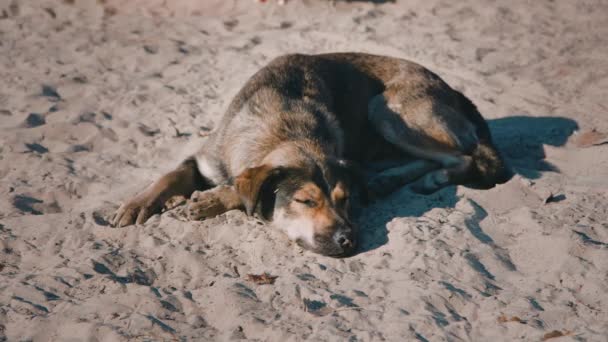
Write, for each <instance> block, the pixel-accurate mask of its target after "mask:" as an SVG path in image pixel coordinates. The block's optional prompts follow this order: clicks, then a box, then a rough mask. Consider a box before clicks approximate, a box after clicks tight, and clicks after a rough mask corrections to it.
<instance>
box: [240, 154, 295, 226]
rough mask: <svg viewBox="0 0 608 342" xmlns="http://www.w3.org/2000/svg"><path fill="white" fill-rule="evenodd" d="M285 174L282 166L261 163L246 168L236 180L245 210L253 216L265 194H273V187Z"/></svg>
mask: <svg viewBox="0 0 608 342" xmlns="http://www.w3.org/2000/svg"><path fill="white" fill-rule="evenodd" d="M283 174H284V169H283V168H282V167H273V166H270V165H261V166H256V167H252V168H249V169H246V170H245V171H243V172H242V173H241V174H240V175H238V177H236V179H235V182H234V187H235V189H236V191H237V192H238V194H239V196H240V197H241V201H242V202H243V206H244V207H245V212H246V213H247V215H248V216H252V215H253V214H254V213H255V212H256V208H257V207H258V204H259V202H260V200H261V198H263V197H265V195H268V194H272V192H274V190H275V189H272V187H273V185H274V184H275V182H276V181H277V180H278V178H279V177H280V176H281V175H283Z"/></svg>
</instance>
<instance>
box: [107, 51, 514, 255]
mask: <svg viewBox="0 0 608 342" xmlns="http://www.w3.org/2000/svg"><path fill="white" fill-rule="evenodd" d="M407 157H410V158H411V157H413V158H416V159H418V160H417V161H415V162H413V163H410V164H407V165H406V166H403V167H395V168H393V169H389V170H386V171H384V172H383V173H381V174H380V176H381V175H382V174H386V175H388V176H390V178H391V179H398V180H400V184H399V185H404V184H405V183H412V184H411V187H412V189H413V190H414V191H417V192H421V193H431V192H434V191H436V190H438V189H441V188H443V187H445V186H447V185H451V184H463V185H467V186H472V187H476V188H490V187H493V186H494V185H496V184H498V183H503V182H505V181H506V180H507V179H508V178H509V177H510V175H511V173H510V171H509V169H508V168H507V167H506V166H505V163H504V162H503V160H502V158H501V156H500V154H499V153H498V151H497V150H496V148H495V147H494V145H493V143H492V138H491V136H490V131H489V129H488V126H487V124H486V122H485V121H484V119H483V118H482V116H481V115H480V114H479V112H478V111H477V109H476V107H475V105H473V103H471V101H469V99H467V98H466V97H465V96H464V95H462V94H461V93H460V92H458V91H456V90H454V89H452V88H451V87H450V86H449V85H447V84H446V83H445V82H444V81H443V80H442V79H441V78H439V77H438V76H437V75H435V74H434V73H432V72H431V71H429V70H427V69H425V68H424V67H422V66H420V65H418V64H416V63H413V62H410V61H406V60H403V59H398V58H392V57H385V56H375V55H369V54H361V53H335V54H323V55H301V54H294V55H287V56H282V57H279V58H276V59H275V60H273V61H272V62H271V63H270V64H268V65H267V66H266V67H264V68H263V69H261V70H260V71H258V72H257V73H256V74H255V75H253V76H252V77H251V78H250V79H249V81H248V82H247V83H246V84H245V86H244V87H243V88H242V89H241V90H240V91H239V93H238V94H237V95H236V97H235V98H234V99H233V101H232V102H231V104H230V106H229V107H228V110H227V112H226V114H225V115H224V117H223V119H222V121H221V123H220V124H219V126H218V128H217V129H216V130H215V131H214V133H212V135H211V136H210V137H209V140H208V141H207V143H206V144H205V146H204V147H203V148H202V149H201V150H200V152H198V153H197V154H196V155H194V156H192V157H191V158H189V159H187V160H186V161H184V162H183V163H182V164H181V165H180V166H179V167H178V168H177V169H175V170H174V171H172V172H170V173H168V174H166V175H164V176H162V177H161V178H160V179H159V180H158V181H156V182H155V183H154V184H152V185H150V186H149V187H148V188H147V189H145V190H144V191H143V192H141V193H140V194H138V195H137V196H135V197H134V198H132V199H130V200H129V201H127V202H126V203H124V204H123V205H122V206H121V207H120V208H119V209H118V211H117V212H116V215H115V217H114V219H113V224H114V225H115V226H120V227H122V226H126V225H130V224H133V223H143V222H145V221H146V220H147V219H148V218H149V217H150V216H152V215H154V214H156V213H159V212H160V211H161V210H162V208H163V206H164V205H165V202H166V201H167V200H168V199H169V198H171V197H173V196H177V195H181V196H186V197H190V196H192V198H191V199H192V201H191V203H190V204H189V206H188V208H187V211H188V213H189V217H190V218H191V219H201V218H206V217H211V216H214V215H218V214H220V213H223V212H225V211H228V210H231V209H242V210H245V211H246V212H247V214H248V215H253V214H256V215H258V216H259V217H261V218H262V219H264V220H267V221H271V222H272V223H273V224H274V225H275V226H277V227H278V228H280V229H283V230H284V231H285V232H286V233H287V235H288V236H289V238H290V239H292V240H294V241H296V242H297V243H298V244H299V245H301V246H303V247H304V248H306V249H310V250H312V251H314V252H317V253H321V254H324V255H330V256H344V255H348V254H351V253H352V252H353V251H354V249H355V243H356V229H355V226H354V225H353V223H352V222H351V220H350V219H349V217H350V213H349V212H350V209H351V195H353V194H354V193H355V192H359V190H363V191H360V193H364V192H365V188H366V184H365V180H364V179H363V177H362V175H361V172H360V170H359V168H358V167H357V165H365V164H366V163H372V162H377V161H387V160H399V159H403V158H407ZM371 183H372V184H373V183H378V182H374V181H373V180H372V182H371ZM393 189H395V190H396V186H395V187H393ZM371 190H372V191H373V189H371ZM384 192H386V191H384Z"/></svg>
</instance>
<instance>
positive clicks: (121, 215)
mask: <svg viewBox="0 0 608 342" xmlns="http://www.w3.org/2000/svg"><path fill="white" fill-rule="evenodd" d="M159 211H160V205H159V203H158V201H157V200H156V199H155V198H148V197H147V196H136V197H134V198H132V199H130V200H129V201H127V202H126V203H123V204H122V205H121V206H120V208H118V210H117V211H116V214H114V218H113V219H112V222H111V223H112V225H113V226H114V227H125V226H129V225H132V224H142V223H145V222H146V220H148V219H149V218H150V216H152V215H154V214H156V213H158V212H159Z"/></svg>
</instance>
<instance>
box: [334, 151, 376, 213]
mask: <svg viewBox="0 0 608 342" xmlns="http://www.w3.org/2000/svg"><path fill="white" fill-rule="evenodd" d="M338 164H339V165H340V166H341V167H343V168H345V169H346V170H347V171H348V174H349V175H350V177H351V179H352V181H353V185H354V186H356V187H357V190H359V200H360V201H361V204H362V205H364V206H367V205H368V204H369V190H368V188H367V180H366V177H365V172H364V171H363V169H362V168H361V166H359V164H357V163H356V162H353V161H350V160H345V159H340V160H338Z"/></svg>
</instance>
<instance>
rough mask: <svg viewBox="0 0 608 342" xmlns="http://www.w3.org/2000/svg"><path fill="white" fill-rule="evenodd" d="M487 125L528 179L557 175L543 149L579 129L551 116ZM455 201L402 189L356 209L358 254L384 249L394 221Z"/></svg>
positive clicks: (446, 193) (444, 193)
mask: <svg viewBox="0 0 608 342" xmlns="http://www.w3.org/2000/svg"><path fill="white" fill-rule="evenodd" d="M488 124H489V126H490V130H491V131H492V137H493V139H494V142H495V144H496V146H497V147H498V149H499V150H500V151H501V153H502V154H503V156H504V157H505V160H506V161H507V163H508V164H509V166H510V167H511V168H512V169H513V171H514V173H516V174H520V175H521V176H523V177H526V178H530V179H536V178H539V177H540V176H541V174H542V172H545V171H553V172H559V170H558V169H557V167H555V166H554V165H552V164H551V163H550V162H549V161H547V160H545V153H544V148H543V145H551V146H562V145H564V144H565V143H566V142H567V141H568V138H569V137H570V136H571V135H572V133H573V132H574V131H575V130H577V129H578V124H577V123H576V121H574V120H571V119H568V118H563V117H551V116H549V117H532V116H521V115H517V116H511V117H506V118H501V119H495V120H488ZM480 191H483V190H480ZM458 200H459V198H458V196H457V195H456V188H455V187H454V186H450V187H447V188H445V189H442V190H441V191H438V192H436V193H434V194H432V195H428V196H424V195H417V194H414V193H412V192H411V191H410V190H409V189H407V187H405V188H402V189H399V190H397V191H396V192H395V193H393V194H391V195H390V196H388V197H386V198H384V199H380V200H377V201H376V202H374V203H372V204H370V205H369V206H367V207H365V208H357V212H358V213H359V214H358V217H357V221H358V222H359V229H360V230H359V247H358V251H357V253H365V252H367V251H371V250H374V249H376V248H378V247H380V246H383V245H385V244H386V243H387V242H388V230H387V224H388V223H389V222H390V221H391V220H393V219H394V218H399V217H420V216H422V215H424V214H425V213H426V212H428V211H429V210H431V209H433V208H453V207H454V206H455V205H456V203H457V202H458Z"/></svg>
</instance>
